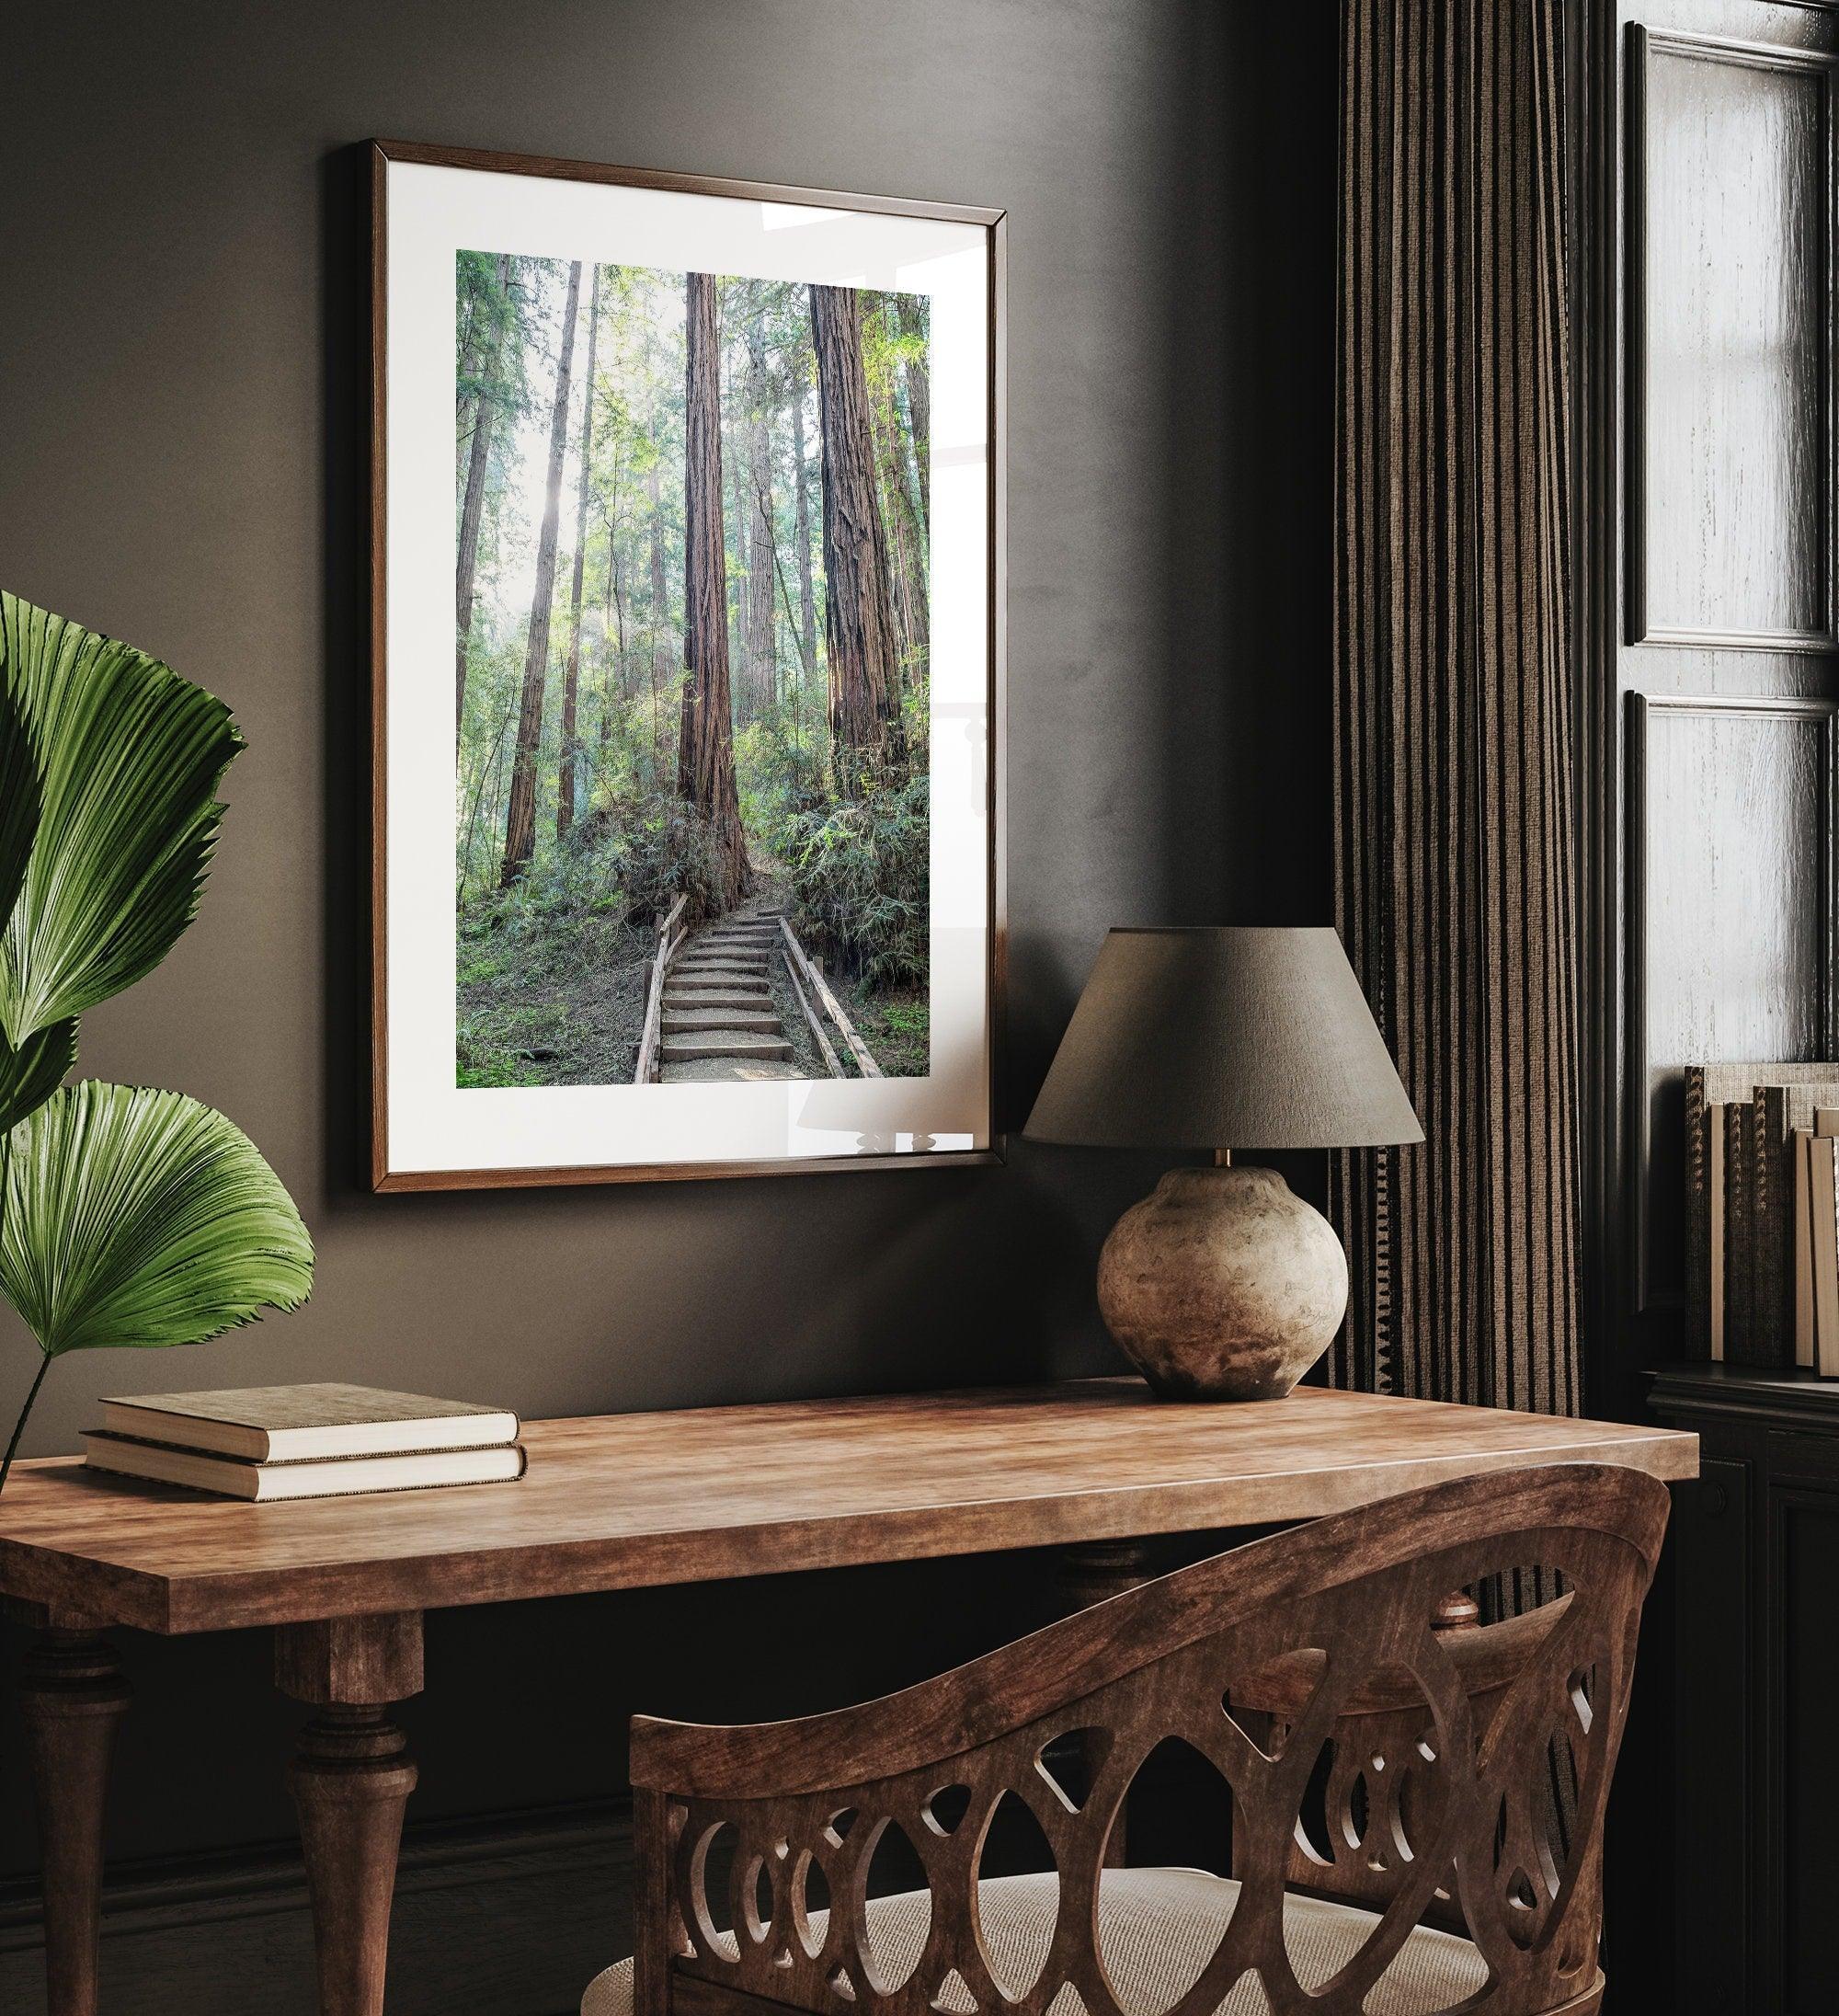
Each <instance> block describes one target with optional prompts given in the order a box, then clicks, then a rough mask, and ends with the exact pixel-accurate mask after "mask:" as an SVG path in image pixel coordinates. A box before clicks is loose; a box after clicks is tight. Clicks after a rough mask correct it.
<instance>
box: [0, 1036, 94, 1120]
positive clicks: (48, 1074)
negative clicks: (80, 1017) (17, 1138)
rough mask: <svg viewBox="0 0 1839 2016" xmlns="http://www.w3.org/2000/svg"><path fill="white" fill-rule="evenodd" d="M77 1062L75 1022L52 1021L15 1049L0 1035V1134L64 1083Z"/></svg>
mask: <svg viewBox="0 0 1839 2016" xmlns="http://www.w3.org/2000/svg"><path fill="white" fill-rule="evenodd" d="M75 1062H76V1022H75V1019H74V1017H73V1018H72V1019H71V1020H70V1021H68V1022H54V1023H52V1024H51V1027H50V1028H49V1029H40V1031H39V1033H38V1034H37V1035H36V1036H29V1037H27V1038H26V1040H25V1041H24V1042H23V1043H22V1044H21V1045H20V1046H19V1048H17V1050H16V1049H15V1048H13V1046H12V1045H11V1044H10V1043H9V1042H7V1040H6V1037H4V1036H0V1138H4V1137H5V1136H6V1135H7V1134H9V1133H10V1132H11V1131H12V1130H13V1128H16V1127H17V1125H18V1124H19V1122H20V1121H21V1120H23V1119H24V1118H25V1117H26V1116H27V1115H28V1114H29V1113H30V1112H31V1111H32V1110H33V1108H34V1107H36V1106H40V1105H43V1104H44V1103H45V1101H46V1100H47V1099H49V1098H50V1097H51V1094H52V1093H54V1092H55V1091H56V1090H57V1089H58V1087H59V1086H60V1085H61V1084H63V1080H64V1073H65V1072H66V1071H69V1070H70V1068H71V1066H72V1065H73V1064H74V1063H75Z"/></svg>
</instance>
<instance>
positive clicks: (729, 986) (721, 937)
mask: <svg viewBox="0 0 1839 2016" xmlns="http://www.w3.org/2000/svg"><path fill="white" fill-rule="evenodd" d="M780 943H781V938H780V913H779V912H778V911H775V910H769V909H767V908H766V907H765V906H764V905H763V904H747V905H744V906H743V907H742V908H741V909H739V910H737V911H729V912H728V914H727V915H726V916H725V917H720V918H717V919H716V921H715V922H714V923H713V924H710V925H708V926H707V927H706V928H705V929H703V930H702V931H699V932H697V933H695V934H693V935H692V936H691V937H690V938H689V939H687V940H686V941H685V942H684V945H683V947H682V949H681V950H680V952H678V953H677V954H676V955H675V956H674V957H673V958H672V959H671V961H670V964H669V968H668V971H667V972H666V974H665V977H664V995H663V1002H662V1008H663V1013H662V1014H661V1016H660V1018H659V1031H658V1047H657V1060H658V1079H659V1081H660V1082H662V1083H664V1084H667V1085H668V1084H684V1083H693V1082H699V1081H700V1082H705V1083H706V1082H722V1081H731V1080H737V1079H759V1078H799V1077H802V1076H803V1075H804V1073H803V1072H802V1071H800V1070H799V1069H798V1066H797V1065H796V1064H795V1063H794V1060H793V1048H792V1045H791V1042H790V1041H789V1040H788V1038H787V1037H786V1034H785V1028H784V1025H783V1024H782V1022H781V1021H780V1019H779V1011H778V1009H777V1008H776V1007H774V1005H773V1000H772V989H771V983H770V981H769V979H768V970H767V969H768V962H769V961H770V960H771V958H772V957H773V956H774V953H775V951H776V949H777V947H778V946H779V945H780Z"/></svg>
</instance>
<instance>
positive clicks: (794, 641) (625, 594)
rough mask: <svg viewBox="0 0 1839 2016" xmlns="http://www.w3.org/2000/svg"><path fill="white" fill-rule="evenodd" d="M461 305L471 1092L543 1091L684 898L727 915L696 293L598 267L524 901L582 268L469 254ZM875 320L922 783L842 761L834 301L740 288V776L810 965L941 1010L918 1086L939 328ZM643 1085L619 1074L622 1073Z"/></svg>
mask: <svg viewBox="0 0 1839 2016" xmlns="http://www.w3.org/2000/svg"><path fill="white" fill-rule="evenodd" d="M590 276H591V278H592V289H591V293H592V299H593V311H592V318H591V319H592V325H593V338H594V342H593V361H594V368H593V373H592V377H591V381H588V380H587V372H586V361H587V351H588V323H589V319H590V316H589V301H590ZM456 281H457V287H458V302H457V324H456V332H457V338H458V353H459V356H458V372H457V380H456V384H457V407H456V458H455V478H456V511H457V512H458V514H459V518H460V522H461V525H462V553H463V581H462V586H463V587H464V550H465V534H464V513H465V506H466V498H467V490H468V479H469V472H470V471H471V470H472V469H473V466H474V460H475V453H477V452H481V451H479V450H478V438H479V430H480V429H481V428H482V427H483V428H484V429H485V448H484V450H483V451H482V452H483V455H484V460H483V464H481V467H482V472H483V484H482V487H481V489H480V495H479V498H478V512H477V534H476V557H475V559H474V572H473V584H472V585H473V595H472V601H471V614H470V621H469V622H468V621H465V620H464V611H463V624H462V637H463V645H462V650H461V653H460V655H459V660H458V667H457V671H458V674H459V677H460V679H461V682H462V685H461V701H460V706H459V714H458V724H457V750H456V755H457V766H456V784H457V802H456V830H455V842H456V846H455V888H456V899H457V905H458V912H459V928H460V966H459V980H460V988H461V1060H460V1061H461V1079H462V1082H463V1083H510V1082H548V1081H547V1080H545V1079H544V1077H543V1068H542V1067H543V1064H544V1063H545V1062H546V1061H547V1060H546V1059H545V1057H544V1056H543V1054H541V1053H543V1052H544V1051H545V1050H547V1049H549V1048H552V1038H554V1037H555V1031H556V1024H555V1019H554V1017H555V1011H556V1008H557V1006H558V1005H560V1006H562V1007H565V1004H566V1001H567V999H568V997H569V995H570V993H571V991H573V990H577V989H578V988H579V987H581V986H584V985H587V984H588V983H589V981H590V980H592V979H593V978H594V976H596V975H600V974H604V973H605V972H606V971H607V970H608V969H610V968H620V967H622V966H624V965H631V964H634V963H636V962H642V961H643V960H645V959H646V958H648V956H649V952H650V933H651V931H652V928H653V926H654V924H655V922H656V920H657V918H658V917H659V916H660V915H661V914H662V913H663V912H665V911H668V908H669V905H670V904H671V902H672V901H673V900H674V899H675V898H676V897H677V896H678V895H679V894H687V895H688V896H689V897H690V898H691V911H692V913H695V914H702V913H706V912H707V911H709V910H710V909H711V908H712V907H714V906H713V905H712V903H711V901H710V899H709V890H710V889H711V888H712V887H713V876H712V856H711V852H710V842H709V834H708V831H707V830H706V829H705V827H704V826H703V823H702V820H701V819H700V818H699V816H698V814H697V812H696V810H695V808H693V807H691V805H689V804H687V803H686V802H685V801H684V800H683V798H682V797H680V796H679V742H680V721H681V709H682V694H683V687H684V679H685V674H684V664H683V624H684V597H685V554H684V521H685V504H684V456H685V424H684V403H685V361H686V360H685V334H684V311H683V290H684V281H683V276H682V275H680V274H673V273H665V272H655V271H650V270H646V269H634V268H622V267H601V268H600V269H599V270H598V274H594V273H593V271H592V269H584V270H583V274H582V279H581V283H580V289H579V295H580V313H579V316H578V319H577V328H576V331H575V336H574V340H573V344H572V360H571V362H572V372H571V387H570V393H569V402H568V409H567V435H566V459H565V464H564V468H563V474H562V481H561V484H560V489H559V498H558V499H557V503H556V507H555V508H556V510H557V533H556V545H557V564H556V567H555V572H554V590H553V594H552V598H551V601H550V611H549V644H548V653H547V669H546V672H545V675H544V689H543V704H542V710H541V723H540V729H539V733H538V739H537V744H536V765H535V783H536V794H535V795H536V841H535V847H534V852H533V853H532V855H531V859H530V861H529V864H528V865H527V866H526V867H525V868H524V869H523V871H522V872H521V874H520V875H518V876H515V878H514V879H512V880H511V881H510V882H509V885H508V887H505V886H501V884H502V882H503V880H504V876H503V855H504V851H505V838H506V821H507V812H508V796H509V790H510V773H511V767H512V763H513V761H514V756H515V750H516V743H517V738H518V732H519V725H520V698H521V695H522V689H523V684H524V678H525V664H526V654H527V648H528V643H529V637H530V633H531V607H530V598H531V588H532V582H533V580H534V578H535V558H534V556H535V554H536V550H537V545H538V541H539V537H540V534H541V519H542V514H543V505H544V500H545V488H546V485H545V475H546V461H547V450H548V445H549V436H550V429H551V421H552V415H553V412H554V397H555V389H556V381H557V368H558V362H559V360H560V358H561V355H562V352H563V349H564V348H565V342H564V337H565V332H564V329H563V327H562V324H563V319H564V308H565V300H566V298H567V281H568V269H567V267H566V266H565V265H564V264H562V263H561V262H557V261H542V260H534V259H526V258H505V257H501V256H499V255H496V254H490V253H479V252H463V253H462V254H461V255H460V256H459V259H458V262H457V270H456ZM859 298H860V302H861V304H862V313H861V328H862V372H863V379H864V382H865V385H866V390H867V394H868V400H869V405H870V408H871V411H872V414H873V417H874V448H875V455H876V463H877V475H878V478H879V482H878V491H879V502H880V507H881V511H882V519H883V523H884V526H885V534H886V543H887V549H888V568H889V576H890V578H889V583H888V586H889V592H890V598H891V602H892V605H893V607H894V611H895V616H896V628H897V636H898V639H899V659H900V682H901V708H902V715H903V717H904V721H905V726H906V730H907V736H906V749H905V751H904V760H903V761H902V762H900V763H899V764H898V765H897V766H894V765H885V766H877V765H873V764H864V765H852V764H851V762H850V761H849V760H848V757H847V752H844V754H843V756H842V757H841V758H840V753H839V752H838V751H837V750H833V749H832V747H831V743H830V732H829V696H828V677H829V670H828V656H827V649H826V636H825V630H826V623H825V604H824V597H825V590H826V582H825V570H824V537H823V522H824V496H823V467H822V464H823V458H822V446H821V441H822V424H821V417H820V402H819V396H818V389H817V372H816V364H815V359H814V352H813V342H812V326H811V315H810V290H809V289H808V288H806V287H805V286H802V285H794V284H792V283H787V282H774V281H754V280H743V279H732V278H731V279H725V280H723V281H721V282H720V283H719V292H718V302H719V308H720V325H721V336H722V341H721V388H722V393H721V395H722V413H721V441H722V463H723V488H724V493H725V494H724V498H723V521H724V525H725V534H726V552H725V563H726V578H727V594H728V651H729V663H730V695H731V706H732V713H733V756H734V767H735V773H736V780H737V786H738V793H739V799H740V809H741V816H742V820H743V823H744V826H745V829H746V832H747V838H748V853H749V855H750V858H751V860H752V863H753V865H754V867H755V870H756V872H757V873H758V874H759V875H760V876H762V877H763V878H765V880H766V882H767V884H768V887H769V888H770V889H771V891H772V892H773V893H775V894H776V895H777V896H778V897H779V898H780V899H782V901H783V904H784V907H785V908H786V909H787V910H788V912H789V914H791V915H792V917H793V919H794V926H795V928H796V929H797V930H798V932H799V934H800V936H801V938H803V940H804V941H805V945H806V946H807V948H808V949H810V950H811V951H813V952H814V953H817V954H820V955H821V956H824V957H825V958H826V960H827V963H828V965H829V966H830V968H831V969H832V970H833V971H836V972H838V973H840V975H841V976H844V977H846V979H847V980H848V981H849V982H850V983H852V991H853V992H854V994H855V998H857V999H858V1000H860V999H861V998H862V995H864V994H869V995H872V994H874V992H876V991H883V990H892V991H897V992H899V993H900V994H901V995H902V996H903V997H904V996H906V995H908V994H911V993H913V992H915V991H917V995H918V1001H917V1006H916V1004H915V1003H914V1002H912V1001H909V1000H906V999H904V998H903V999H902V1000H900V1001H895V1002H890V1003H889V1004H888V1005H889V1008H890V1011H891V1013H892V1014H893V1022H892V1024H891V1025H887V1033H888V1035H889V1039H890V1041H891V1042H892V1043H893V1046H894V1048H896V1049H897V1050H903V1049H904V1055H903V1058H902V1060H901V1068H908V1069H918V1070H920V1071H923V1070H924V1069H925V1062H924V1058H925V1026H924V1025H925V1005H924V1004H925V989H926V981H927V945H928V918H929V888H928V884H929V869H928V857H929V822H928V797H929V777H928V740H927V738H928V727H929V714H928V707H927V699H926V695H927V677H928V664H927V650H928V636H927V608H926V602H927V581H928V556H927V522H926V521H927V513H928V499H927V492H926V470H927V453H926V443H925V429H926V426H927V424H928V418H927V412H926V406H927V334H926V324H925V306H926V304H925V303H924V301H923V300H921V299H919V297H913V296H904V295H893V294H876V293H867V292H864V293H863V294H862V295H861V296H860V297H859ZM584 383H585V391H584ZM482 416H483V418H482ZM584 435H587V436H588V438H589V447H588V457H587V466H586V472H585V479H584V475H583V469H582V453H581V451H582V442H583V438H584ZM577 528H578V535H577ZM577 549H578V556H579V557H578V565H579V567H580V585H579V590H578V600H577V589H576V567H577ZM577 640H578V641H577ZM571 647H574V648H575V650H576V653H577V662H578V672H577V695H576V705H575V735H574V739H573V746H572V753H573V759H574V761H573V771H574V785H573V802H572V805H571V806H570V807H569V808H567V810H566V813H564V810H563V808H561V806H560V804H559V797H558V794H559V792H560V790H561V788H562V781H563V775H564V771H565V762H564V758H565V753H566V751H565V744H564V736H563V715H564V703H565V681H566V668H567V662H568V659H569V656H570V651H571ZM916 1016H917V1023H916ZM507 1018H508V1019H507ZM870 1019H871V1020H874V1019H877V1018H875V1017H871V1018H870ZM881 1019H884V1020H885V1018H881ZM545 1032H547V1033H545ZM916 1058H917V1062H915V1059H916ZM616 1067H617V1060H614V1059H612V1058H611V1056H610V1057H609V1060H608V1065H607V1068H608V1070H609V1071H610V1073H611V1072H612V1071H615V1070H616Z"/></svg>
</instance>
